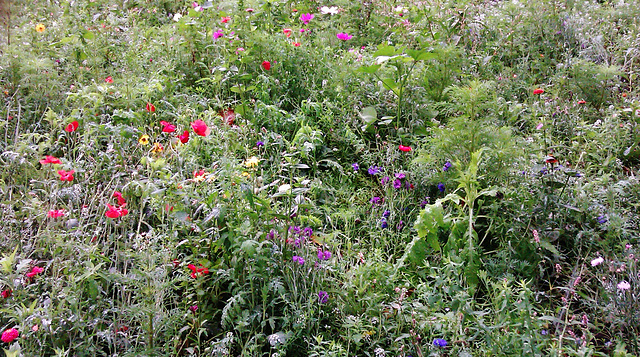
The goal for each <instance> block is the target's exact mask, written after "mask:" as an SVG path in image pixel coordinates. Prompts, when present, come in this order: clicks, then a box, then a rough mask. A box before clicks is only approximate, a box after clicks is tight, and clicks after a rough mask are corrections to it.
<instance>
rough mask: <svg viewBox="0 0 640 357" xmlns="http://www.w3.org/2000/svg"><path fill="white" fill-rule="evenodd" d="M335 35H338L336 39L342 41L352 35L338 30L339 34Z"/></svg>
mask: <svg viewBox="0 0 640 357" xmlns="http://www.w3.org/2000/svg"><path fill="white" fill-rule="evenodd" d="M336 37H338V39H340V40H342V41H348V40H350V39H352V38H353V36H351V35H349V34H346V33H344V32H340V33H339V34H337V35H336Z"/></svg>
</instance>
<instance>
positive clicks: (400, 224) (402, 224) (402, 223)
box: [396, 221, 404, 231]
mask: <svg viewBox="0 0 640 357" xmlns="http://www.w3.org/2000/svg"><path fill="white" fill-rule="evenodd" d="M402 228H404V221H400V222H398V224H397V225H396V229H397V230H399V231H401V230H402Z"/></svg>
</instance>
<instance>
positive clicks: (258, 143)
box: [256, 141, 264, 147]
mask: <svg viewBox="0 0 640 357" xmlns="http://www.w3.org/2000/svg"><path fill="white" fill-rule="evenodd" d="M261 146H264V143H263V142H262V141H258V142H257V143H256V147H261Z"/></svg>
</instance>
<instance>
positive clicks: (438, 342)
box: [433, 338, 447, 347]
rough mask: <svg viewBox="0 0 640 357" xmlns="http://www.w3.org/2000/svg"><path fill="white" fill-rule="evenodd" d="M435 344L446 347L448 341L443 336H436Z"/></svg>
mask: <svg viewBox="0 0 640 357" xmlns="http://www.w3.org/2000/svg"><path fill="white" fill-rule="evenodd" d="M433 345H434V346H436V347H446V346H447V341H446V340H444V339H442V338H436V339H435V340H433Z"/></svg>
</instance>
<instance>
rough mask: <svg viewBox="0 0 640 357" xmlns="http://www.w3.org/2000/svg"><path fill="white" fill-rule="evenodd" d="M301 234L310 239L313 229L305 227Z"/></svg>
mask: <svg viewBox="0 0 640 357" xmlns="http://www.w3.org/2000/svg"><path fill="white" fill-rule="evenodd" d="M302 234H304V235H306V236H307V237H311V236H312V235H313V229H311V227H305V228H304V230H303V231H302Z"/></svg>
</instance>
